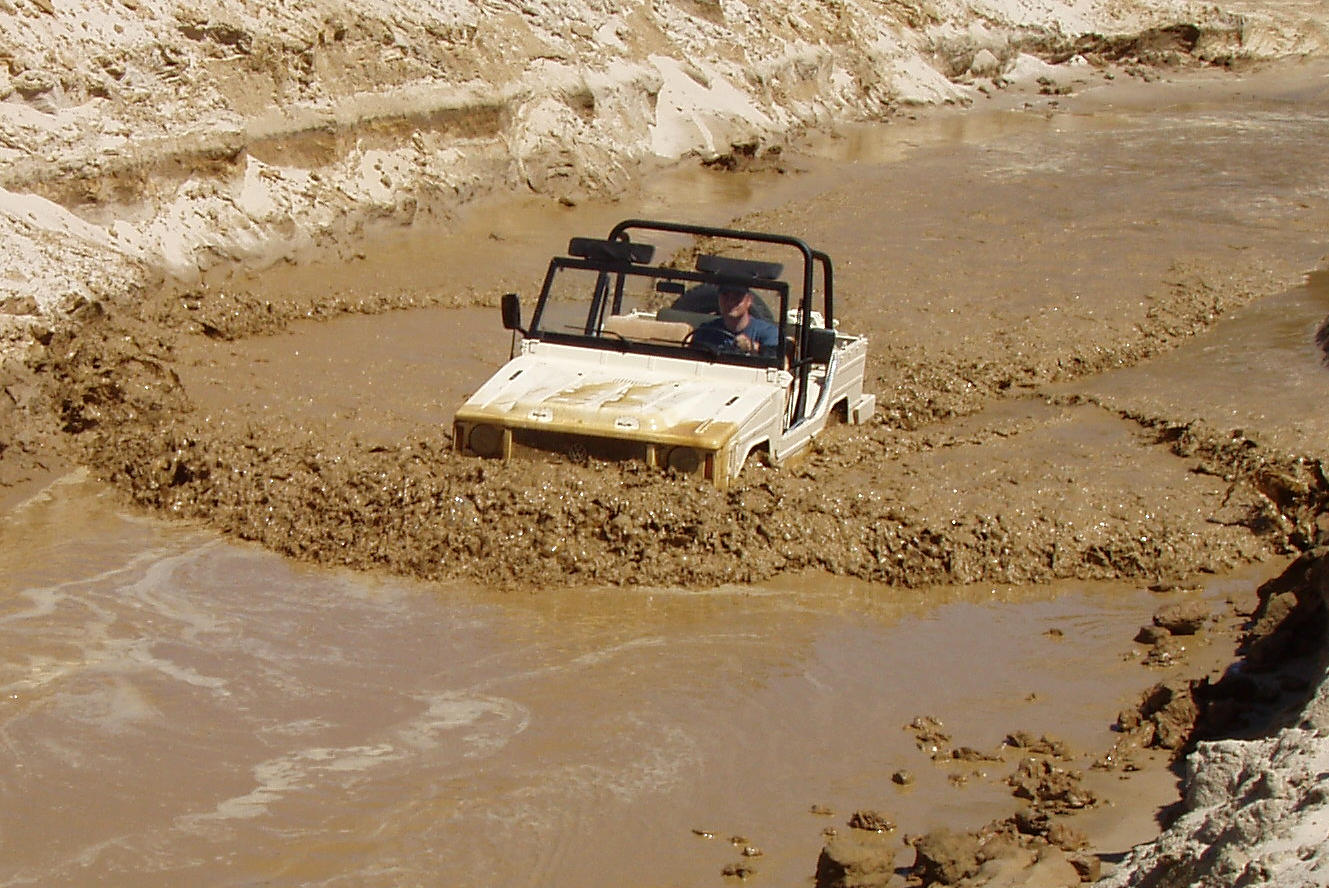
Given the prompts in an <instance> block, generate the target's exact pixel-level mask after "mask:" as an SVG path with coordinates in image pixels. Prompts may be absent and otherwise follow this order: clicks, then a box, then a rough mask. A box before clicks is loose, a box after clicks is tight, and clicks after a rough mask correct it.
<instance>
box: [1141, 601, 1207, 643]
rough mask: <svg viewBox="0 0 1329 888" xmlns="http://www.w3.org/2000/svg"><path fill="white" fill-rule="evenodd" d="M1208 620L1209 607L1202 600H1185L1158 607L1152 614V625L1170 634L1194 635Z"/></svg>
mask: <svg viewBox="0 0 1329 888" xmlns="http://www.w3.org/2000/svg"><path fill="white" fill-rule="evenodd" d="M1208 620H1209V609H1208V607H1206V606H1205V604H1204V602H1202V601H1186V602H1182V603H1180V604H1171V605H1168V606H1166V607H1163V608H1160V609H1159V610H1158V612H1157V613H1155V614H1154V625H1155V626H1158V627H1160V628H1162V629H1166V630H1167V631H1168V632H1169V633H1171V634H1172V635H1194V634H1195V633H1197V632H1199V631H1200V630H1201V629H1202V628H1204V624H1205V623H1206V622H1207V621H1208Z"/></svg>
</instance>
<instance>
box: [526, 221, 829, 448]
mask: <svg viewBox="0 0 1329 888" xmlns="http://www.w3.org/2000/svg"><path fill="white" fill-rule="evenodd" d="M640 232H658V233H663V234H683V235H692V236H694V237H700V238H708V239H712V240H716V241H721V242H726V241H727V242H731V243H737V244H743V243H747V244H765V245H772V246H775V247H777V248H785V249H786V250H787V251H788V252H789V255H790V256H792V257H796V258H797V259H798V266H797V272H798V273H797V274H796V275H795V276H791V278H790V279H789V280H785V279H782V277H781V272H782V271H783V265H782V263H778V262H769V261H760V260H752V259H740V258H734V257H728V256H717V255H710V254H702V255H699V256H698V257H697V261H696V263H695V265H696V267H695V268H692V269H687V268H673V267H670V266H667V265H663V264H653V263H652V259H653V257H654V253H655V247H654V245H652V244H650V243H644V242H639V241H634V240H632V234H633V233H640ZM568 254H569V255H568V256H565V257H555V258H553V259H552V260H551V261H550V264H549V268H548V270H547V272H546V274H545V278H544V283H543V285H542V287H541V290H540V297H539V301H538V302H537V303H536V306H535V311H534V314H533V316H532V319H531V324H530V327H529V328H526V329H523V328H522V327H521V322H520V311H519V309H518V308H517V303H516V297H515V296H512V297H508V299H510V301H506V302H505V306H504V318H505V321H504V322H505V325H506V326H508V327H509V328H511V329H514V330H517V331H519V332H521V333H522V334H523V335H524V336H526V337H528V338H532V339H540V340H544V341H547V342H551V343H562V344H569V345H577V346H581V347H587V348H593V349H606V350H616V351H622V352H632V353H637V354H645V355H659V356H662V357H673V358H679V357H685V358H687V359H690V360H705V361H711V362H716V363H728V364H742V365H747V366H753V365H756V366H760V367H766V368H769V369H770V370H772V371H780V370H784V369H787V370H788V372H789V373H790V374H791V377H792V392H791V395H792V397H791V399H790V405H789V407H790V409H789V413H788V421H789V427H791V428H792V427H794V426H797V425H798V424H799V423H801V422H802V421H803V420H804V419H805V418H806V415H807V403H808V389H809V386H808V380H809V375H810V374H811V372H812V369H813V367H814V365H817V364H825V363H826V361H827V360H828V357H829V354H830V352H831V350H832V348H833V347H834V343H835V333H834V326H835V315H834V298H833V286H834V285H833V281H834V274H833V270H832V265H831V260H830V257H829V256H828V255H827V254H826V253H824V252H821V251H819V250H814V249H812V248H811V247H809V246H808V245H807V243H805V242H804V241H803V240H801V239H800V238H796V237H791V236H787V235H781V234H772V233H766V232H754V231H743V230H739V229H731V228H717V227H711V226H704V225H690V224H685V223H677V222H662V221H651V220H645V219H627V220H624V221H622V222H619V223H618V224H617V225H615V226H614V227H613V229H612V230H611V231H610V233H609V236H608V237H607V238H605V239H604V240H598V239H594V238H580V237H578V238H573V239H572V240H571V241H570V243H569V245H568ZM818 284H820V288H818V286H817V285H818ZM729 285H733V286H740V287H745V288H747V289H749V290H751V291H752V292H753V293H754V294H755V297H756V298H757V300H759V305H760V304H763V303H761V302H760V301H761V300H769V301H770V302H771V303H774V304H775V306H777V307H778V308H776V309H772V310H770V311H769V313H770V314H771V315H772V317H770V318H769V320H771V321H772V322H773V323H776V324H777V325H778V327H779V331H780V335H779V342H780V347H779V349H778V351H777V353H774V354H765V355H746V354H728V353H724V352H718V351H708V350H704V349H701V348H698V347H695V346H691V345H690V344H689V338H690V337H689V336H688V334H686V333H681V332H680V331H682V330H684V329H685V328H684V327H682V326H678V325H681V324H687V325H688V328H695V327H697V326H698V324H700V323H702V322H703V321H705V320H706V319H707V318H708V317H711V315H708V314H706V313H703V312H697V311H691V310H689V308H688V306H690V305H692V306H694V307H695V302H696V301H697V300H696V299H693V300H692V301H691V302H690V301H689V298H688V297H691V296H698V297H701V298H702V299H704V297H705V296H706V295H707V292H708V291H709V292H711V293H713V292H714V291H715V290H717V289H718V288H720V287H724V286H729ZM565 287H566V288H567V289H566V290H565V289H564V288H565ZM568 291H571V293H570V294H569V292H568ZM587 293H589V297H588V296H587ZM818 294H820V300H818V299H817V295H818ZM569 295H571V298H568V296H569ZM818 301H819V303H820V304H818ZM666 303H667V304H666ZM754 314H758V315H760V314H761V311H760V310H755V309H754ZM623 318H630V319H635V320H637V321H638V322H641V321H645V322H646V323H644V324H643V323H638V324H637V327H635V328H631V327H629V325H627V324H624V323H623V322H622V321H621V319H623ZM613 321H619V323H617V324H615V323H613ZM651 322H654V326H651ZM670 324H673V325H675V326H672V327H670V326H667V325H670ZM624 329H630V330H631V331H632V332H634V333H637V334H639V335H628V333H625V332H621V331H622V330H624Z"/></svg>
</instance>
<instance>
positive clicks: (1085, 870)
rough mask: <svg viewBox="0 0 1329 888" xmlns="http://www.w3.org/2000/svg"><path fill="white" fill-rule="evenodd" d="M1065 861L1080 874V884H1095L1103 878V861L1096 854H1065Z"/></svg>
mask: <svg viewBox="0 0 1329 888" xmlns="http://www.w3.org/2000/svg"><path fill="white" fill-rule="evenodd" d="M1066 859H1067V860H1068V861H1070V864H1071V866H1073V867H1075V871H1076V872H1077V873H1079V874H1080V881H1081V882H1097V881H1098V880H1099V879H1100V878H1102V877H1103V861H1102V860H1100V859H1099V857H1098V855H1097V854H1080V853H1076V854H1067V855H1066Z"/></svg>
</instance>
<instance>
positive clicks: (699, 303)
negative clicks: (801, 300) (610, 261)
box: [529, 259, 789, 366]
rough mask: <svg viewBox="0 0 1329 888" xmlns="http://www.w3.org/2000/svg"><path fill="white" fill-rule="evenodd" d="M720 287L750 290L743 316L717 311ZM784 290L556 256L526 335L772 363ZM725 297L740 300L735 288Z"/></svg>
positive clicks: (781, 331) (775, 284) (781, 353)
mask: <svg viewBox="0 0 1329 888" xmlns="http://www.w3.org/2000/svg"><path fill="white" fill-rule="evenodd" d="M721 289H724V290H727V291H738V292H741V291H744V290H746V291H747V292H748V293H750V294H751V300H750V302H748V303H747V305H748V308H747V312H746V317H744V316H743V312H742V310H741V308H740V309H738V310H736V311H735V310H731V312H730V314H729V316H728V318H726V317H724V316H722V315H721V308H720V302H721V299H720V291H721ZM788 291H789V288H788V285H787V284H786V283H784V282H783V281H766V280H761V281H744V282H742V283H741V285H735V284H734V282H732V281H726V280H723V279H718V278H715V277H708V276H706V275H702V274H699V273H697V272H689V271H680V270H677V269H669V268H656V267H649V266H633V267H630V268H620V269H614V270H605V268H604V267H603V266H596V265H595V264H593V263H589V262H583V261H579V260H563V259H560V260H555V261H554V263H553V264H552V265H551V267H550V271H549V276H548V278H547V279H546V283H545V288H544V291H543V293H542V294H541V298H540V302H539V304H538V305H537V306H536V311H535V316H534V318H533V319H532V322H531V328H530V331H529V332H530V335H531V336H532V337H535V338H540V339H546V340H548V341H551V342H563V343H575V344H579V345H586V346H590V347H596V348H612V349H617V350H620V351H634V352H644V353H654V354H661V353H663V354H669V355H671V356H674V357H685V358H690V359H693V360H711V361H716V360H718V361H722V362H725V363H751V364H758V365H772V366H778V365H780V364H781V363H782V362H783V361H784V359H785V357H786V347H785V341H786V340H785V337H786V330H785V323H784V318H785V315H786V311H787V308H788ZM726 298H727V299H728V300H729V303H730V304H731V305H732V304H733V303H735V302H738V301H740V297H739V295H738V293H737V292H735V293H734V295H730V296H727V297H726ZM726 321H728V323H726ZM735 326H737V327H738V329H737V330H735V329H732V328H734V327H735ZM740 337H741V338H740Z"/></svg>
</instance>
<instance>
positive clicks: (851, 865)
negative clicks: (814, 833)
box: [816, 833, 895, 888]
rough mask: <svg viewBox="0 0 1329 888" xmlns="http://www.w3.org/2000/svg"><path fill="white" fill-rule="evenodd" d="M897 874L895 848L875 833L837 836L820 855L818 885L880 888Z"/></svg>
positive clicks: (818, 886)
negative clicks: (873, 834) (874, 834)
mask: <svg viewBox="0 0 1329 888" xmlns="http://www.w3.org/2000/svg"><path fill="white" fill-rule="evenodd" d="M894 874H895V848H894V847H893V846H892V845H891V844H890V843H889V842H887V841H884V840H882V839H881V838H879V837H876V836H872V835H864V834H862V833H856V834H853V835H848V836H837V837H835V838H833V839H831V840H830V841H829V842H827V843H826V845H825V847H823V848H822V849H821V856H820V857H819V858H817V874H816V886H817V888H879V886H884V885H886V884H888V883H889V882H890V880H891V878H892V876H894Z"/></svg>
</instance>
